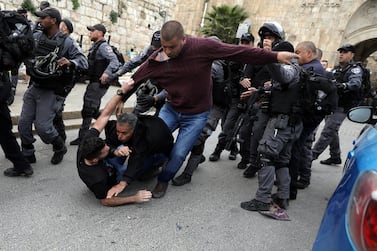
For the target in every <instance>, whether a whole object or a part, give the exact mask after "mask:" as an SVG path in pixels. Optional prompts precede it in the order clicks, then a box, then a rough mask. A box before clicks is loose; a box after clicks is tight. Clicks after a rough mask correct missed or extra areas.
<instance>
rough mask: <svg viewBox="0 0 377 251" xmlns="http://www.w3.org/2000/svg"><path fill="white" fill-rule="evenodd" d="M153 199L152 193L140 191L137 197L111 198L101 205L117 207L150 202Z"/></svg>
mask: <svg viewBox="0 0 377 251" xmlns="http://www.w3.org/2000/svg"><path fill="white" fill-rule="evenodd" d="M151 197H152V193H151V192H150V191H147V190H140V191H138V192H137V193H136V194H135V195H132V196H127V197H111V198H106V199H101V204H102V205H104V206H107V207H116V206H121V205H124V204H130V203H143V202H148V201H149V200H150V199H151Z"/></svg>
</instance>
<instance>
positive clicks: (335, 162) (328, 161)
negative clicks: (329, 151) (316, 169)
mask: <svg viewBox="0 0 377 251" xmlns="http://www.w3.org/2000/svg"><path fill="white" fill-rule="evenodd" d="M319 163H321V164H322V165H338V164H342V160H341V159H340V157H337V158H333V157H330V158H328V159H326V160H321V161H320V162H319Z"/></svg>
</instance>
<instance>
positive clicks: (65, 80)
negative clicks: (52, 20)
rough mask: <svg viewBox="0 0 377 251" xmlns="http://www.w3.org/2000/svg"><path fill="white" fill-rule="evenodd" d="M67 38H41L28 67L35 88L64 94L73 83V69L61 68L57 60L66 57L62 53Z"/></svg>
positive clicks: (44, 36) (59, 36)
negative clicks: (65, 88) (65, 89)
mask: <svg viewBox="0 0 377 251" xmlns="http://www.w3.org/2000/svg"><path fill="white" fill-rule="evenodd" d="M66 38H67V36H66V35H64V34H59V35H58V36H57V38H56V39H49V38H48V37H47V36H46V35H45V34H43V33H42V35H41V36H40V38H39V41H38V44H37V46H36V48H35V51H34V58H33V60H32V61H31V64H30V65H29V66H28V67H27V68H28V71H27V73H28V74H29V75H30V77H31V81H33V84H34V85H35V86H37V87H39V88H43V89H52V90H55V92H56V94H59V93H62V92H64V87H65V86H66V85H69V84H70V83H71V81H72V78H73V73H74V71H73V69H72V68H70V67H59V66H58V63H57V60H58V59H60V58H61V57H63V56H64V55H61V51H62V50H63V45H64V41H65V39H66ZM59 95H60V94H59Z"/></svg>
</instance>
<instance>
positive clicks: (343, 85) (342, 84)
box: [336, 82, 347, 90]
mask: <svg viewBox="0 0 377 251" xmlns="http://www.w3.org/2000/svg"><path fill="white" fill-rule="evenodd" d="M336 88H338V89H341V90H345V89H347V84H346V83H338V82H337V83H336Z"/></svg>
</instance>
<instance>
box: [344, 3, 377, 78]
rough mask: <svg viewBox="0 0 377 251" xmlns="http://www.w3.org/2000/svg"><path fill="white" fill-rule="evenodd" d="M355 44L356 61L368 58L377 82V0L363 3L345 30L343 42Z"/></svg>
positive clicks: (368, 63)
mask: <svg viewBox="0 0 377 251" xmlns="http://www.w3.org/2000/svg"><path fill="white" fill-rule="evenodd" d="M346 42H347V43H351V44H353V45H355V48H356V53H355V58H354V59H355V61H362V62H364V61H365V60H367V67H368V68H369V69H370V70H371V72H372V82H374V83H376V82H377V1H373V0H369V1H366V2H365V3H364V4H362V5H361V6H360V7H359V8H358V9H357V10H356V11H355V13H354V14H353V15H352V16H351V18H350V19H349V21H348V24H347V26H346V28H345V31H344V37H343V43H346Z"/></svg>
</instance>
